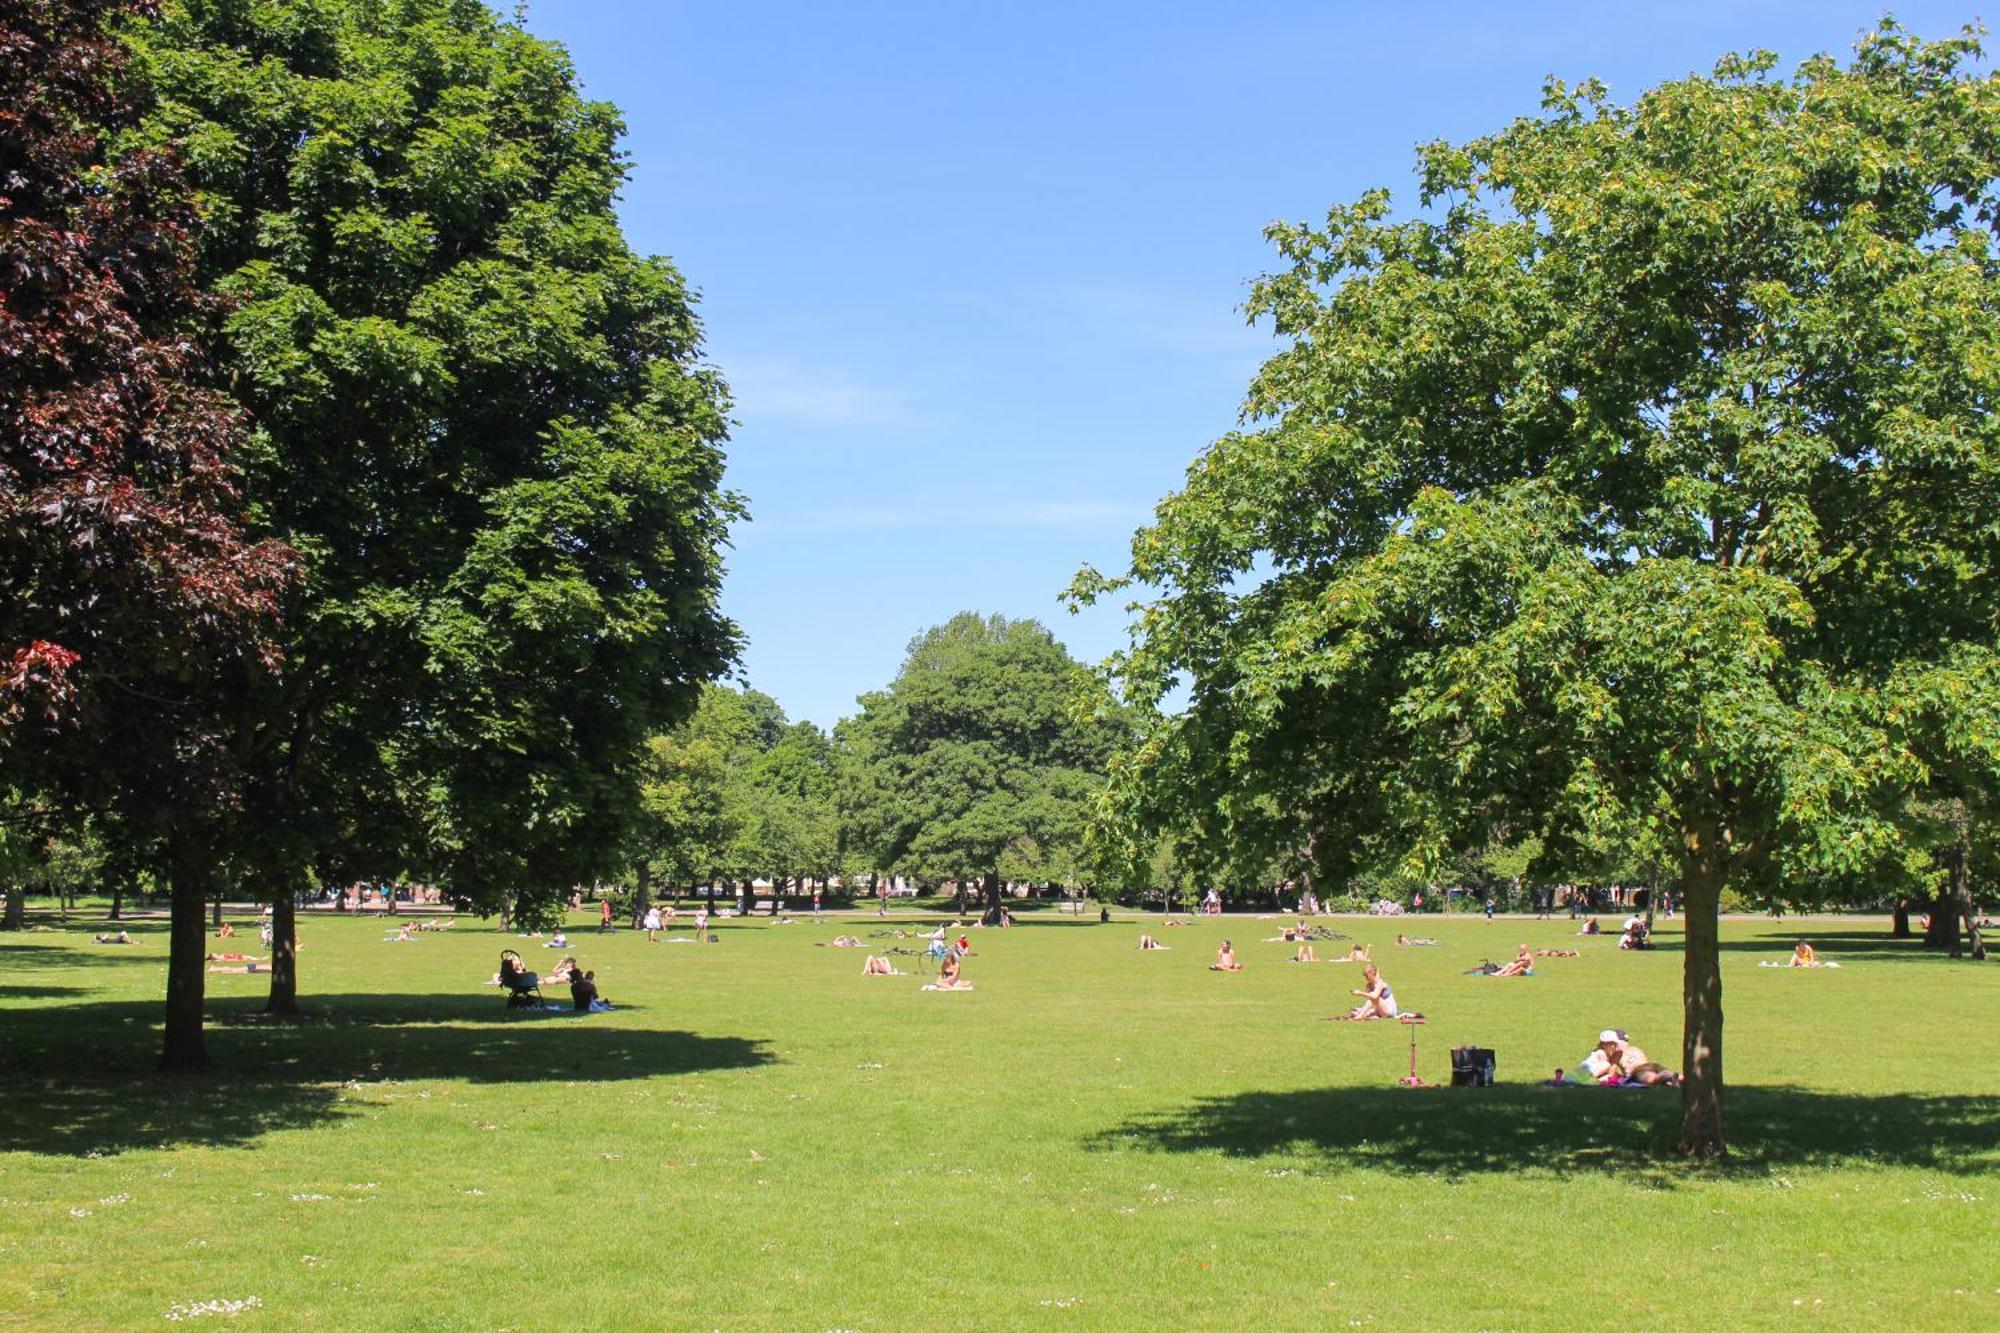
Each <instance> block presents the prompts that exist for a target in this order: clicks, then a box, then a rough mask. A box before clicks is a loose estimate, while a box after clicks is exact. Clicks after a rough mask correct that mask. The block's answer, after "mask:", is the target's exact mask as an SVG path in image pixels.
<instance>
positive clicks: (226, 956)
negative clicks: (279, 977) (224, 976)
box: [208, 953, 271, 972]
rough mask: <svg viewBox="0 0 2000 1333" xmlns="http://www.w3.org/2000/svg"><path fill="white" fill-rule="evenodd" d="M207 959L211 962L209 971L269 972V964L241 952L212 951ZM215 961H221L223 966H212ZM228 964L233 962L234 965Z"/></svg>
mask: <svg viewBox="0 0 2000 1333" xmlns="http://www.w3.org/2000/svg"><path fill="white" fill-rule="evenodd" d="M208 961H209V963H210V964H211V966H210V967H209V969H208V970H209V971H211V972H269V971H270V970H271V967H270V964H268V963H265V962H262V961H260V960H259V959H256V958H252V957H251V956H250V955H248V954H242V953H212V954H210V955H209V956H208ZM216 963H222V964H224V966H222V967H215V966H213V964H216ZM230 964H234V966H230Z"/></svg>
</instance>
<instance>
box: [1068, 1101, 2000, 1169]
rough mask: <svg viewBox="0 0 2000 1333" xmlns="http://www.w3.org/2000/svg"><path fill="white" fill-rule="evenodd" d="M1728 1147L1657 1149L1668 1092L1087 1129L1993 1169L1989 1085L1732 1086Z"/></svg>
mask: <svg viewBox="0 0 2000 1333" xmlns="http://www.w3.org/2000/svg"><path fill="white" fill-rule="evenodd" d="M1726 1108H1727V1118H1728V1133H1729V1143H1730V1152H1731V1154H1732V1155H1731V1156H1730V1157H1729V1158H1727V1159H1725V1160H1724V1162H1722V1163H1720V1164H1709V1165H1705V1166H1702V1167H1690V1166H1687V1165H1683V1164H1678V1163H1676V1162H1674V1161H1673V1159H1672V1157H1671V1151H1672V1145H1673V1140H1674V1136H1675V1133H1676V1132H1677V1130H1678V1128H1679V1123H1680V1095H1679V1094H1678V1093H1677V1092H1675V1091H1674V1090H1672V1089H1666V1088H1654V1089H1603V1088H1542V1087H1529V1088H1507V1087H1496V1088H1436V1089H1427V1090H1420V1089H1408V1088H1395V1087H1389V1088H1312V1089H1301V1090H1297V1091H1291V1092H1244V1093H1236V1094H1232V1095H1227V1096H1214V1097H1203V1098H1201V1099H1199V1100H1197V1101H1196V1102H1194V1103H1193V1104H1192V1105H1190V1106H1186V1107H1183V1108H1181V1109H1179V1110H1175V1111H1167V1112H1161V1113H1158V1114H1154V1115H1147V1116H1141V1117H1137V1118H1134V1119H1133V1120H1130V1121H1127V1122H1126V1123H1124V1124H1122V1125H1118V1126H1115V1127H1114V1128H1111V1129H1108V1130H1104V1131H1101V1132H1100V1133H1098V1134H1096V1135H1094V1136H1093V1137H1092V1138H1091V1139H1090V1140H1089V1141H1088V1143H1089V1146H1091V1147H1093V1148H1095V1149H1098V1150H1102V1151H1119V1150H1125V1149H1135V1148H1136V1149H1138V1150H1141V1151H1153V1152H1217V1153H1221V1154H1223V1155H1225V1156H1229V1157H1282V1158H1285V1159H1286V1160H1289V1161H1295V1160H1297V1159H1299V1158H1307V1159H1316V1160H1317V1161H1319V1162H1320V1163H1322V1164H1324V1165H1326V1166H1328V1167H1334V1168H1342V1169H1346V1168H1352V1167H1370V1168H1374V1169H1378V1170H1385V1171H1391V1172H1396V1173H1398V1174H1407V1175H1435V1176H1444V1177H1463V1176H1470V1175H1479V1174H1487V1173H1504V1174H1508V1175H1522V1176H1531V1175H1545V1176H1569V1175H1577V1174H1585V1173H1610V1172H1615V1173H1617V1174H1619V1175H1621V1176H1627V1177H1632V1176H1637V1177H1643V1178H1645V1179H1647V1180H1649V1181H1651V1182H1653V1183H1656V1184H1658V1185H1661V1186H1671V1185H1673V1184H1675V1183H1676V1182H1678V1181H1681V1180H1685V1179H1687V1178H1688V1177H1689V1175H1690V1174H1694V1173H1709V1174H1714V1173H1722V1174H1756V1175H1764V1174H1769V1173H1771V1172H1772V1171H1774V1170H1776V1169H1778V1168H1783V1167H1799V1166H1822V1165H1836V1164H1839V1165H1857V1164H1866V1163H1875V1164H1883V1165H1892V1166H1911V1167H1921V1168H1923V1169H1926V1170H1931V1171H1938V1172H1943V1173H1947V1174H1952V1175H1980V1174H1988V1173H1993V1172H1996V1171H2000V1096H1971V1095H1940V1096H1928V1095H1922V1094H1916V1093H1894V1094H1885V1095H1879V1096H1868V1095H1861V1094H1850V1093H1828V1092H1816V1091H1810V1090H1808V1089H1804V1088H1796V1087H1782V1086H1778V1087H1766V1086H1743V1087H1734V1088H1731V1089H1729V1091H1728V1093H1727V1100H1726Z"/></svg>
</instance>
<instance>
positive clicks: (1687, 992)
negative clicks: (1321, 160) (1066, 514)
mask: <svg viewBox="0 0 2000 1333" xmlns="http://www.w3.org/2000/svg"><path fill="white" fill-rule="evenodd" d="M1977 51H1978V48H1977V45H1976V43H1975V42H1974V41H1973V40H1972V39H1971V38H1970V37H1967V38H1963V39H1955V40H1950V41H1944V42H1937V43H1928V42H1923V41H1919V40H1917V39H1915V38H1913V37H1911V36H1909V35H1908V34H1906V33H1903V32H1901V31H1899V30H1897V29H1895V28H1894V27H1893V26H1886V25H1885V27H1884V28H1883V29H1882V30H1880V31H1878V32H1875V33H1873V34H1871V35H1869V36H1868V37H1867V38H1866V39H1865V40H1863V41H1862V42H1861V43H1860V44H1859V46H1858V48H1857V50H1856V53H1855V55H1854V58H1853V60H1852V61H1851V62H1850V63H1848V64H1845V65H1843V64H1841V63H1839V62H1837V61H1835V60H1833V59H1831V58H1826V57H1820V58H1816V59H1813V60H1810V61H1808V62H1806V63H1805V64H1804V65H1802V66H1801V67H1800V68H1799V69H1798V70H1797V72H1796V73H1795V74H1794V75H1793V76H1791V77H1781V76H1779V75H1778V74H1777V73H1776V72H1775V61H1774V59H1773V58H1771V57H1769V56H1764V55H1758V56H1754V57H1749V58H1741V59H1738V58H1732V59H1727V60H1724V61H1723V62H1722V63H1721V64H1720V65H1719V66H1718V67H1717V69H1716V70H1715V73H1714V75H1713V76H1712V77H1706V78H1688V79H1685V80H1682V81H1679V82H1675V83H1670V84H1665V85H1662V86H1661V87H1658V88H1656V89H1653V90H1651V91H1649V92H1647V93H1645V94H1644V95H1643V96H1641V97H1640V98H1639V99H1638V100H1637V101H1636V102H1635V103H1633V104H1631V105H1619V104H1616V103H1614V102H1613V101H1611V100H1610V99H1609V97H1608V96H1607V94H1606V92H1605V90H1604V89H1603V88H1602V87H1600V86H1598V85H1597V84H1595V83H1586V84H1583V85H1581V86H1578V87H1565V86H1563V85H1560V84H1552V85H1551V86H1550V87H1549V89H1548V90H1547V95H1546V99H1545V102H1544V107H1543V110H1542V112H1541V114H1539V115H1536V116H1532V117H1528V118H1525V119H1522V120H1519V121H1517V122H1515V123H1514V124H1512V125H1511V126H1509V127H1507V128H1506V129H1504V130H1502V131H1501V132H1499V133H1497V134H1494V135H1492V136H1490V137H1487V138H1483V139H1478V140H1475V141H1473V142H1471V143H1467V144H1463V145H1452V144H1443V143H1439V144H1434V145H1431V146H1429V147H1428V148H1426V149H1425V150H1423V152H1422V155H1421V162H1420V166H1421V179H1422V190H1421V204H1422V211H1421V212H1420V213H1419V214H1418V215H1416V216H1414V217H1405V218H1401V219H1398V218H1396V217H1395V216H1393V215H1392V213H1391V210H1390V204H1389V200H1388V197H1387V196H1386V195H1385V194H1382V193H1372V194H1369V195H1367V196H1365V197H1364V198H1363V199H1362V200H1361V201H1360V202H1359V203H1357V204H1354V205H1351V206H1346V207H1337V208H1334V209H1333V210H1332V211H1331V212H1330V213H1329V215H1328V217H1327V219H1326V222H1325V223H1324V224H1323V225H1320V226H1309V225H1297V226H1290V225H1280V226H1275V227H1273V228H1272V229H1271V232H1270V236H1271V239H1272V240H1273V241H1274V243H1275V244H1276V246H1277V249H1278V251H1279V253H1280V255H1281V256H1282V258H1283V261H1284V266H1283V267H1281V268H1280V269H1279V270H1278V271H1276V272H1275V273H1273V274H1271V275H1269V276H1267V277H1265V278H1264V279H1263V280H1262V281H1260V282H1259V283H1258V284H1257V285H1256V287H1255V289H1254V295H1253V297H1252V299H1251V303H1250V311H1251V314H1252V315H1253V317H1265V318H1269V319H1270V320H1271V321H1272V323H1273V324H1274V325H1275V328H1276V331H1277V332H1278V334H1279V335H1281V337H1283V338H1284V339H1285V340H1286V345H1285V346H1284V347H1283V348H1282V350H1280V351H1278V352H1277V353H1276V354H1275V355H1274V356H1273V357H1272V358H1271V359H1270V360H1269V361H1268V362H1267V363H1266V364H1265V366H1264V367H1263V369H1262V370H1261V372H1260V373H1259V374H1258V375H1257V377H1256V379H1255V381H1254V382H1253V384H1252V386H1251V391H1250V396H1249V400H1248V405H1247V417H1248V419H1249V424H1248V425H1247V426H1246V428H1245V429H1244V430H1242V431H1240V432H1238V433H1235V434H1232V435H1230V436H1227V437H1225V438H1223V439H1221V440H1219V441H1218V442H1217V443H1216V444H1214V445H1213V446H1212V447H1211V448H1210V449H1209V450H1208V451H1207V452H1206V453H1205V454H1204V455H1203V456H1202V457H1201V458H1200V459H1199V460H1198V461H1197V462H1196V463H1195V464H1194V466H1193V467H1192V468H1191V469H1190V471H1189V474H1188V479H1187V485H1186V487H1185V488H1184V489H1183V490H1182V491H1180V492H1179V493H1178V494H1176V495H1174V496H1171V497H1170V498H1168V499H1167V500H1165V501H1164V502H1163V503H1162V504H1161V506H1160V508H1159V511H1158V514H1157V519H1156V521H1155V522H1154V523H1153V524H1152V525H1151V526H1149V527H1147V528H1146V529H1144V530H1142V531H1141V533H1140V534H1139V535H1138V536H1137V538H1135V541H1134V544H1133V559H1132V566H1131V571H1130V575H1129V581H1130V582H1132V583H1134V584H1136V585H1140V586H1142V587H1146V588H1149V589H1150V592H1149V594H1148V597H1149V600H1147V601H1146V602H1145V604H1144V606H1143V609H1142V612H1141V618H1140V619H1139V621H1138V622H1137V626H1136V629H1135V634H1134V643H1133V647H1132V649H1131V651H1130V652H1129V653H1127V654H1124V655H1121V656H1120V657H1118V658H1115V659H1114V661H1113V663H1112V668H1113V671H1114V673H1115V675H1116V676H1117V678H1118V680H1119V681H1120V683H1121V684H1122V686H1123V688H1124V689H1125V690H1127V691H1128V692H1129V693H1130V694H1131V695H1132V696H1133V697H1134V698H1135V699H1138V700H1140V701H1152V702H1158V701H1160V700H1161V699H1163V698H1165V697H1167V696H1168V693H1169V691H1170V690H1171V689H1172V688H1173V687H1174V686H1175V685H1176V683H1177V682H1179V683H1183V684H1185V685H1187V686H1188V687H1189V690H1190V693H1189V697H1188V704H1187V707H1186V709H1185V710H1184V711H1182V712H1179V713H1176V714H1173V715H1166V714H1160V715H1156V716H1155V717H1154V718H1153V720H1152V722H1151V723H1150V728H1149V731H1148V734H1147V735H1146V736H1145V737H1144V738H1143V740H1142V742H1141V743H1140V744H1139V745H1138V746H1136V747H1135V748H1133V749H1132V750H1131V751H1129V752H1128V753H1127V754H1126V755H1125V756H1124V758H1123V759H1122V760H1121V762H1120V763H1119V765H1118V767H1117V770H1116V773H1115V777H1114V784H1113V794H1112V796H1111V798H1110V809H1111V811H1112V812H1113V813H1114V814H1115V815H1116V816H1117V817H1118V819H1119V820H1120V821H1121V822H1122V823H1124V824H1126V825H1128V826H1130V827H1132V828H1134V829H1140V830H1142V829H1143V828H1144V827H1145V826H1147V825H1149V824H1150V825H1155V826H1158V825H1169V826H1185V827H1187V828H1190V829H1193V830H1196V831H1197V833H1198V835H1199V838H1200V840H1201V841H1202V842H1203V843H1204V845H1206V846H1208V847H1210V848H1211V849H1220V850H1218V852H1217V854H1222V852H1223V851H1228V849H1229V848H1230V846H1231V844H1234V845H1235V846H1234V850H1233V851H1228V854H1233V855H1237V856H1242V855H1247V854H1250V852H1252V851H1254V849H1256V848H1258V847H1283V846H1289V845H1296V844H1297V842H1298V841H1299V838H1300V830H1301V829H1311V830H1313V837H1312V840H1311V847H1312V850H1313V854H1314V856H1315V859H1316V860H1317V861H1318V862H1319V865H1320V870H1321V872H1322V874H1323V875H1327V876H1337V875H1339V874H1341V873H1343V872H1345V871H1348V870H1351V869H1353V868H1355V867H1357V866H1363V865H1370V864H1381V863H1383V862H1385V861H1395V860H1399V859H1402V860H1415V861H1416V862H1418V863H1435V862H1436V861H1437V860H1439V859H1441V858H1443V857H1445V856H1447V855H1449V854H1450V853H1451V852H1453V851H1454V850H1458V849H1463V848H1466V847H1472V846H1477V845H1479V844H1480V843H1482V842H1484V841H1486V840H1487V839H1488V838H1489V837H1490V835H1491V833H1492V831H1493V830H1495V829H1498V828H1506V829H1509V830H1512V831H1513V832H1514V833H1515V834H1516V835H1527V834H1533V835H1536V836H1539V837H1541V838H1542V839H1543V846H1544V847H1545V848H1547V849H1549V851H1550V853H1551V854H1552V855H1553V854H1556V853H1559V852H1560V851H1561V849H1564V848H1568V847H1576V846H1580V845H1588V844H1589V843H1590V842H1591V841H1592V840H1593V838H1598V839H1600V840H1601V839H1602V837H1604V836H1607V835H1612V834H1618V835H1619V836H1622V833H1621V832H1620V831H1622V830H1629V829H1631V828H1634V827H1640V828H1643V829H1645V830H1647V831H1648V834H1649V836H1650V837H1651V838H1652V839H1654V840H1655V843H1656V845H1657V846H1658V847H1659V848H1660V849H1661V851H1662V854H1664V855H1666V856H1667V857H1669V858H1670V860H1671V863H1672V865H1673V866H1674V868H1675V872H1676V874H1677V876H1678V884H1677V885H1676V886H1675V887H1676V889H1677V891H1678V894H1679V896H1680V897H1681V898H1682V900H1683V901H1684V903H1685V906H1686V922H1687V936H1686V961H1685V976H1684V988H1683V990H1684V1010H1685V1015H1684V1017H1685V1024H1684V1040H1683V1070H1684V1074H1685V1077H1686V1087H1685V1090H1684V1102H1683V1118H1682V1127H1681V1132H1680V1147H1681V1149H1682V1150H1683V1151H1685V1152H1688V1153H1692V1154H1709V1153H1718V1152H1721V1151H1722V1150H1723V1148H1724V1142H1725V1140H1724V1132H1723V1066H1722V1049H1723V1047H1722V1034H1723V1020H1722V980H1721V974H1720V972H1719V969H1718V955H1717V940H1716V924H1717V903H1718V898H1719V895H1720V894H1721V892H1722V890H1723V889H1724V888H1725V887H1727V886H1738V887H1745V886H1751V885H1755V884H1757V883H1760V882H1768V880H1769V879H1770V878H1771V877H1772V876H1775V875H1778V874H1781V873H1804V872H1805V871H1807V870H1808V869H1811V870H1816V871H1818V872H1822V873H1823V872H1826V871H1838V870H1840V869H1842V868H1852V867H1858V866H1863V865H1867V864H1871V863H1874V862H1876V861H1877V860H1879V858H1881V857H1883V856H1885V855H1889V854H1892V853H1893V852H1894V850H1895V848H1896V847H1897V845H1898V843H1899V840H1900V839H1902V838H1904V837H1905V835H1906V834H1908V835H1909V836H1913V837H1920V836H1925V835H1922V834H1921V833H1916V832H1912V830H1913V828H1914V826H1913V825H1911V824H1910V823H1909V822H1908V821H1907V812H1908V811H1909V809H1910V801H1909V796H1910V794H1911V793H1912V792H1913V791H1916V790H1919V789H1921V788H1923V787H1924V786H1925V785H1927V784H1928V783H1930V782H1931V781H1932V780H1933V778H1934V777H1935V776H1936V775H1937V774H1939V773H1941V772H1943V771H1944V770H1945V769H1946V768H1947V767H1949V768H1950V769H1952V770H1953V771H1955V772H1959V773H1964V772H1967V771H1978V772H1983V773H1987V774H1990V773H1991V772H1992V771H1993V770H1994V768H1995V765H1996V760H2000V727H1995V726H1994V725H1993V722H1992V719H1993V718H1994V717H1995V716H1996V715H2000V714H1996V712H1995V709H1994V705H1995V702H1996V699H2000V691H1996V684H2000V671H1996V661H1995V651H1994V643H1995V628H1996V614H2000V581H1996V578H1995V574H1996V555H2000V449H1996V423H1995V419H1994V416H1993V413H1992V406H1993V403H1994V401H1995V391H1996V389H2000V319H1996V315H2000V268H1996V256H1995V253H1994V235H1993V231H1994V224H1995V216H1996V186H1997V185H2000V84H1996V83H1995V81H1994V80H1993V79H1992V78H1991V77H1988V76H1983V75H1980V74H1979V73H1978V72H1977V70H1976V68H1975V61H1976V57H1977ZM1110 586H1113V585H1112V583H1111V582H1110V581H1107V580H1105V579H1102V578H1100V577H1098V576H1097V575H1095V574H1093V573H1091V572H1090V571H1086V572H1085V574H1084V575H1083V576H1082V577H1081V578H1080V580H1079V584H1078V587H1077V589H1076V591H1077V593H1078V594H1079V595H1080V596H1083V597H1085V598H1089V597H1093V596H1096V595H1099V594H1101V593H1103V592H1105V591H1107V589H1108V588H1109V587H1110ZM1135 845H1136V837H1135Z"/></svg>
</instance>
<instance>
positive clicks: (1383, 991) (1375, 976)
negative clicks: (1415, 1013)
mask: <svg viewBox="0 0 2000 1333" xmlns="http://www.w3.org/2000/svg"><path fill="white" fill-rule="evenodd" d="M1348 994H1350V995H1359V996H1360V997H1361V1003H1360V1004H1357V1005H1355V1006H1354V1008H1353V1009H1352V1010H1351V1011H1350V1012H1349V1013H1348V1015H1347V1016H1348V1017H1349V1018H1352V1019H1355V1020H1357V1021H1359V1020H1362V1019H1369V1018H1394V1017H1395V1016H1396V1014H1397V1012H1398V1011H1397V1009H1396V992H1395V991H1394V989H1392V988H1391V987H1390V985H1389V983H1388V982H1386V981H1384V980H1383V979H1382V969H1381V968H1379V967H1377V966H1375V964H1373V963H1370V964H1368V966H1366V967H1364V968H1362V969H1361V988H1360V989H1359V990H1354V991H1349V992H1348Z"/></svg>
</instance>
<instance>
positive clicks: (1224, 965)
mask: <svg viewBox="0 0 2000 1333" xmlns="http://www.w3.org/2000/svg"><path fill="white" fill-rule="evenodd" d="M1208 970H1209V971H1211V972H1241V971H1242V970H1243V964H1241V963H1239V962H1237V961H1236V950H1234V949H1232V948H1230V947H1229V941H1228V940H1224V941H1223V942H1222V947H1221V948H1220V949H1217V950H1216V951H1215V961H1214V962H1212V963H1210V964H1209V965H1208Z"/></svg>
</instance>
